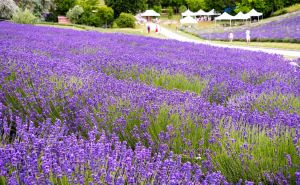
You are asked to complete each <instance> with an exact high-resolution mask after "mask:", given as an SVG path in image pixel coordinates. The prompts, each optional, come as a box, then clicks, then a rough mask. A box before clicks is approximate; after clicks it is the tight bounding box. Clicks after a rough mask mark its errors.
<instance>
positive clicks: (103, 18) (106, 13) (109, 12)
mask: <svg viewBox="0 0 300 185" xmlns="http://www.w3.org/2000/svg"><path fill="white" fill-rule="evenodd" d="M97 14H98V17H99V18H100V24H101V25H104V24H105V27H106V28H107V25H108V24H111V23H112V21H113V20H114V10H113V9H112V8H110V7H107V6H102V7H100V8H99V9H98V12H97Z"/></svg>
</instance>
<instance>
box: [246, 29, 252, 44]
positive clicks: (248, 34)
mask: <svg viewBox="0 0 300 185" xmlns="http://www.w3.org/2000/svg"><path fill="white" fill-rule="evenodd" d="M246 41H247V43H250V41H251V36H250V30H247V31H246Z"/></svg>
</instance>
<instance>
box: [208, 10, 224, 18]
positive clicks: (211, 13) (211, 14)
mask: <svg viewBox="0 0 300 185" xmlns="http://www.w3.org/2000/svg"><path fill="white" fill-rule="evenodd" d="M206 15H208V16H214V15H221V14H220V13H217V12H216V11H215V9H212V10H211V11H209V12H207V13H206Z"/></svg>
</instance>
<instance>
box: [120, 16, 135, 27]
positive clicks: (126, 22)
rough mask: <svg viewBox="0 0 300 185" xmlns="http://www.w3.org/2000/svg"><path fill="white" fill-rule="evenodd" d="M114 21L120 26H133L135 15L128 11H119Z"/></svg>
mask: <svg viewBox="0 0 300 185" xmlns="http://www.w3.org/2000/svg"><path fill="white" fill-rule="evenodd" d="M115 23H116V24H117V25H118V27H120V28H134V27H135V17H134V16H133V15H132V14H129V13H121V14H120V16H119V17H118V18H117V19H116V20H115Z"/></svg>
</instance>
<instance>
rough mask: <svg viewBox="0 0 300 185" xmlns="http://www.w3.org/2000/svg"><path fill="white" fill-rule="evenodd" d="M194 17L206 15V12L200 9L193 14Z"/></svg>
mask: <svg viewBox="0 0 300 185" xmlns="http://www.w3.org/2000/svg"><path fill="white" fill-rule="evenodd" d="M194 15H196V16H198V15H199V16H200V15H207V12H205V11H203V10H202V9H200V10H198V11H197V12H195V13H194Z"/></svg>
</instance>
